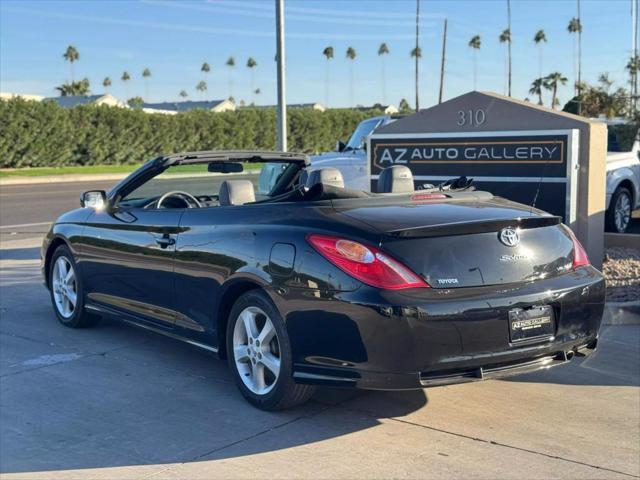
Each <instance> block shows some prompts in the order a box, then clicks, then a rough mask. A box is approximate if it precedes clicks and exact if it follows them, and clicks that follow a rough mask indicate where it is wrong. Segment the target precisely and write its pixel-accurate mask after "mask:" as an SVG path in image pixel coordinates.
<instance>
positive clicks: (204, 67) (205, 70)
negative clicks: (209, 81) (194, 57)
mask: <svg viewBox="0 0 640 480" xmlns="http://www.w3.org/2000/svg"><path fill="white" fill-rule="evenodd" d="M200 71H201V72H202V73H204V74H205V75H206V74H207V73H209V72H210V71H211V67H210V66H209V64H208V63H207V62H204V63H203V64H202V67H200Z"/></svg>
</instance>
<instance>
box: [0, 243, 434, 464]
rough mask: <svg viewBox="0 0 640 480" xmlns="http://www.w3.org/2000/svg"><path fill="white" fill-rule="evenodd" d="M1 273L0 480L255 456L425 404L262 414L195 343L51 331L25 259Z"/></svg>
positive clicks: (115, 326) (129, 331)
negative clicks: (17, 475)
mask: <svg viewBox="0 0 640 480" xmlns="http://www.w3.org/2000/svg"><path fill="white" fill-rule="evenodd" d="M31 253H33V252H31ZM9 258H23V255H22V254H12V255H9ZM4 259H7V257H4ZM0 267H1V268H0V274H1V275H2V280H3V281H2V284H1V285H2V294H1V295H0V398H1V399H2V402H1V408H0V473H2V474H7V473H19V472H22V473H27V472H31V473H35V472H52V471H70V470H79V469H90V468H107V467H120V466H133V465H135V466H141V467H142V466H145V465H158V464H169V463H183V462H193V461H199V460H201V459H204V458H205V457H208V456H212V455H215V456H216V457H217V458H231V457H237V456H244V455H250V454H253V453H265V452H269V451H274V450H279V449H286V448H292V447H296V446H300V445H306V444H310V443H311V444H313V443H316V442H323V441H325V440H330V439H332V438H335V437H340V436H343V435H348V434H350V433H353V432H357V431H362V430H366V429H369V428H372V427H375V426H377V425H379V424H380V420H379V419H380V418H383V417H393V416H403V415H407V414H410V413H411V412H412V411H414V410H418V409H420V408H422V407H424V406H425V405H426V403H427V398H426V395H425V393H424V392H423V391H421V390H418V391H413V392H407V393H406V395H405V397H404V400H403V401H402V402H385V403H384V407H383V408H380V407H379V406H378V407H377V410H378V411H379V412H380V414H378V415H371V414H367V415H365V414H363V413H362V412H360V413H359V414H355V415H353V414H350V415H345V413H344V409H345V408H346V406H345V404H346V403H348V402H349V401H350V400H353V399H354V398H358V400H359V401H362V400H364V401H365V403H368V401H367V398H368V397H371V398H377V397H378V396H381V395H382V396H384V394H383V393H378V392H361V391H354V390H340V389H320V390H319V391H318V392H317V394H316V395H315V396H314V397H313V398H312V399H311V400H310V401H309V402H308V403H307V404H305V405H303V406H301V407H298V408H295V409H291V410H287V411H282V412H263V411H261V410H258V409H256V408H254V407H252V406H251V405H250V404H249V403H247V402H246V401H245V399H244V398H243V397H242V395H241V394H240V392H239V390H238V388H237V387H236V385H235V383H234V381H233V377H232V376H231V374H230V372H229V371H228V369H227V363H226V362H225V361H221V360H217V359H216V358H215V357H214V356H213V355H211V354H208V353H206V352H203V351H202V350H199V349H197V348H195V347H192V346H189V345H187V344H183V343H181V342H177V341H174V340H171V339H168V338H165V337H162V336H160V335H156V334H153V333H151V332H147V331H144V330H141V329H138V328H135V327H132V326H128V325H125V324H122V323H120V322H117V321H112V320H106V319H105V320H103V321H102V322H101V323H100V324H99V325H98V326H97V327H95V328H93V329H79V330H73V329H69V328H66V327H64V326H62V325H61V324H60V323H58V322H57V320H56V318H55V316H54V314H53V312H52V310H51V306H50V304H49V293H48V291H47V290H46V288H44V287H43V285H42V282H41V278H40V275H39V265H38V262H37V261H35V260H34V258H33V255H30V256H29V257H28V259H27V260H24V261H23V260H12V261H10V262H4V263H3V264H0ZM378 403H379V402H378ZM337 412H342V413H341V414H340V415H338V416H337V417H336V413H337ZM350 417H353V418H350ZM274 431H279V432H280V433H281V435H277V438H278V439H277V441H272V439H271V438H272V437H273V435H271V432H274ZM260 438H263V439H264V438H268V439H269V440H268V441H258V442H257V441H256V440H255V439H260Z"/></svg>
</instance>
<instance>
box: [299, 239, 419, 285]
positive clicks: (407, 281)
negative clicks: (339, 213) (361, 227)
mask: <svg viewBox="0 0 640 480" xmlns="http://www.w3.org/2000/svg"><path fill="white" fill-rule="evenodd" d="M307 241H308V242H309V243H310V244H311V246H313V248H315V249H316V251H317V252H318V253H319V254H320V255H322V256H323V257H325V258H326V259H327V260H329V261H330V262H331V263H333V264H334V265H335V266H336V267H338V268H339V269H340V270H342V271H343V272H345V273H347V274H348V275H351V276H352V277H354V278H356V279H358V280H360V281H361V282H362V283H366V284H367V285H371V286H372V287H378V288H383V289H385V290H400V289H403V288H428V287H429V285H427V283H426V282H425V281H424V280H422V279H421V278H420V277H419V276H418V275H416V274H415V273H413V272H412V271H411V270H409V269H408V268H407V267H405V266H404V265H402V264H401V263H400V262H398V261H397V260H394V259H393V258H391V257H389V256H388V255H387V254H385V253H382V252H381V251H380V250H378V249H377V248H375V247H369V246H364V245H362V244H361V243H358V242H354V241H353V240H348V239H346V238H339V237H333V236H329V235H319V234H309V235H307Z"/></svg>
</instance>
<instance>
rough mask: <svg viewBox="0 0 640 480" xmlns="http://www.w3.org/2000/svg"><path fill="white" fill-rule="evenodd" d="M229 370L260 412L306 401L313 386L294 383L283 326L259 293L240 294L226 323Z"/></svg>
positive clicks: (268, 301) (270, 305)
mask: <svg viewBox="0 0 640 480" xmlns="http://www.w3.org/2000/svg"><path fill="white" fill-rule="evenodd" d="M227 357H228V361H229V368H230V369H231V372H232V373H233V376H234V378H235V380H236V384H237V385H238V388H239V389H240V392H242V395H243V396H244V397H245V398H246V399H247V400H248V401H249V402H250V403H251V404H252V405H254V406H256V407H258V408H260V409H261V410H283V409H285V408H291V407H294V406H296V405H300V404H302V403H304V402H306V401H307V400H308V399H309V398H310V397H311V395H313V392H314V391H315V387H313V386H310V385H299V384H297V383H295V382H294V380H293V377H292V373H293V359H292V353H291V344H290V343H289V336H288V334H287V330H286V326H285V323H284V321H283V319H282V317H281V315H280V313H279V312H278V310H277V309H276V307H275V306H274V305H273V303H272V302H271V299H270V298H269V297H268V296H267V294H266V293H264V292H263V291H261V290H251V291H249V292H247V293H244V294H243V295H241V296H240V297H239V298H238V300H237V301H236V303H235V304H234V305H233V308H232V309H231V313H230V314H229V321H228V323H227Z"/></svg>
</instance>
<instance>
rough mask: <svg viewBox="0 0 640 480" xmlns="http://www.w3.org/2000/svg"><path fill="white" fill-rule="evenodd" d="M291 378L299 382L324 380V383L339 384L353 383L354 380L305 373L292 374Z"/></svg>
mask: <svg viewBox="0 0 640 480" xmlns="http://www.w3.org/2000/svg"><path fill="white" fill-rule="evenodd" d="M293 378H298V379H300V380H325V381H331V382H335V381H341V382H355V381H356V379H355V378H343V377H332V376H330V375H319V374H317V373H307V372H294V373H293Z"/></svg>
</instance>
